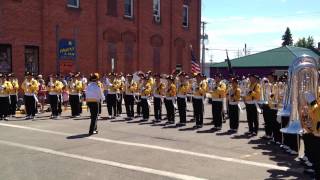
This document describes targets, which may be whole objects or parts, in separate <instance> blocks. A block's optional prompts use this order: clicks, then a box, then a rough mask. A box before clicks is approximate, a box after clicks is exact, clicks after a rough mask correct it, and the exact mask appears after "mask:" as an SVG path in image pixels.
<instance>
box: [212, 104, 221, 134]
mask: <svg viewBox="0 0 320 180" xmlns="http://www.w3.org/2000/svg"><path fill="white" fill-rule="evenodd" d="M222 108H223V102H222V101H212V119H213V124H214V126H215V127H218V128H221V127H222V113H223V112H222Z"/></svg>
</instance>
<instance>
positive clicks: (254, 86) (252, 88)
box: [244, 83, 261, 103]
mask: <svg viewBox="0 0 320 180" xmlns="http://www.w3.org/2000/svg"><path fill="white" fill-rule="evenodd" d="M260 98H261V89H260V84H258V83H250V85H249V92H248V93H247V95H246V96H245V97H244V100H245V101H246V102H247V103H251V102H252V101H259V100H260Z"/></svg>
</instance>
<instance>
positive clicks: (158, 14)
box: [152, 0, 161, 22]
mask: <svg viewBox="0 0 320 180" xmlns="http://www.w3.org/2000/svg"><path fill="white" fill-rule="evenodd" d="M154 1H157V4H159V6H158V9H155V3H154ZM152 2H153V7H152V9H153V11H152V13H153V17H154V19H155V20H156V19H157V18H158V19H159V20H158V21H157V20H156V22H160V17H161V0H153V1H152ZM155 10H156V11H157V12H158V13H157V14H154V12H155Z"/></svg>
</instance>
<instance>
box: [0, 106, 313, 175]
mask: <svg viewBox="0 0 320 180" xmlns="http://www.w3.org/2000/svg"><path fill="white" fill-rule="evenodd" d="M188 109H190V110H191V106H190V104H189V105H188ZM123 111H124V112H125V110H124V108H123ZM163 112H164V113H165V110H164V111H163ZM151 114H152V112H151ZM49 115H50V114H49V113H44V114H40V115H38V117H37V118H36V119H35V120H34V121H31V120H24V118H23V115H19V116H18V117H17V118H11V119H10V121H1V122H0V154H1V156H0V179H1V180H29V179H30V180H46V179H49V180H51V179H52V180H57V179H59V180H82V179H83V180H84V179H86V180H91V179H94V180H100V179H101V180H104V179H105V180H110V179H112V180H113V179H115V180H119V179H128V180H129V179H130V180H132V179H138V180H141V179H146V180H149V179H152V180H157V179H190V180H193V179H245V180H248V179H253V180H256V179H310V177H309V176H306V175H304V174H303V173H302V171H303V169H302V166H300V165H299V163H298V162H296V161H295V160H294V159H295V157H294V156H290V155H287V154H285V153H284V152H282V150H281V149H280V148H279V147H278V146H276V145H267V144H266V141H265V140H262V139H261V138H260V137H261V136H262V135H263V134H264V132H263V129H262V128H263V125H262V123H263V119H262V118H260V124H261V130H260V132H259V134H258V136H257V137H251V138H250V137H247V136H245V135H244V132H246V131H248V129H247V123H246V122H245V121H244V120H245V119H246V117H245V113H241V123H240V129H239V132H238V133H237V134H233V135H230V134H228V133H226V131H227V130H228V126H229V122H228V121H227V122H226V123H225V124H223V129H222V131H220V132H213V131H212V130H210V129H211V127H212V126H213V125H211V124H210V122H211V118H210V117H211V106H210V105H208V104H206V105H205V126H204V127H203V128H201V129H193V128H192V126H193V125H194V123H193V122H189V123H188V124H187V126H186V127H175V126H164V123H159V124H156V125H155V124H152V123H151V120H152V119H153V116H151V117H150V121H149V122H141V121H140V119H139V118H136V119H134V120H132V121H130V122H128V121H125V120H124V117H125V114H122V116H121V117H117V118H116V119H115V120H106V119H105V117H106V116H107V111H106V107H103V112H102V115H101V117H100V120H99V122H98V130H99V134H97V135H94V136H90V137H88V136H87V133H88V128H89V123H90V121H89V118H88V116H89V114H88V112H87V111H85V112H84V114H83V115H82V117H80V118H75V119H71V118H70V117H69V115H70V111H66V112H63V114H62V117H61V118H60V119H58V120H51V119H49ZM191 116H192V112H188V120H190V119H191ZM178 118H179V117H178V116H176V121H177V122H178Z"/></svg>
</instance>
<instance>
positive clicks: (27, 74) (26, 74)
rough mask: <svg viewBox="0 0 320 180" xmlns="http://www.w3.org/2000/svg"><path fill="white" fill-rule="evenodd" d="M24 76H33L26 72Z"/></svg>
mask: <svg viewBox="0 0 320 180" xmlns="http://www.w3.org/2000/svg"><path fill="white" fill-rule="evenodd" d="M25 76H33V74H32V73H31V72H26V73H25Z"/></svg>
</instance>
